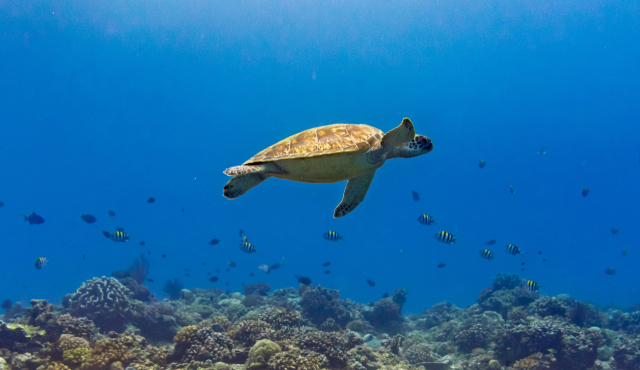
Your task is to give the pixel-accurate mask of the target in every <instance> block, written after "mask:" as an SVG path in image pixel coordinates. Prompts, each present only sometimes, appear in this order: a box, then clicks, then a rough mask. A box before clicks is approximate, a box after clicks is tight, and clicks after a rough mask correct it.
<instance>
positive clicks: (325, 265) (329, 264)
mask: <svg viewBox="0 0 640 370" xmlns="http://www.w3.org/2000/svg"><path fill="white" fill-rule="evenodd" d="M322 266H324V267H327V266H331V262H325V263H323V264H322Z"/></svg>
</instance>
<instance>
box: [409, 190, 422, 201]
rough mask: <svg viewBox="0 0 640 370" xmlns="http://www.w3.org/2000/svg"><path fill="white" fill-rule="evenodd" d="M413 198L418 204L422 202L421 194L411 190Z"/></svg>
mask: <svg viewBox="0 0 640 370" xmlns="http://www.w3.org/2000/svg"><path fill="white" fill-rule="evenodd" d="M411 196H412V197H413V200H415V201H416V202H417V201H419V200H420V194H418V193H417V192H415V191H413V190H411Z"/></svg>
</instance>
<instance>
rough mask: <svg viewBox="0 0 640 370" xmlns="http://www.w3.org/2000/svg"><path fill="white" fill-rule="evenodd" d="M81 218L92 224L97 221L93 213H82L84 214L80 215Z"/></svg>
mask: <svg viewBox="0 0 640 370" xmlns="http://www.w3.org/2000/svg"><path fill="white" fill-rule="evenodd" d="M80 218H81V219H82V220H83V221H84V222H86V223H88V224H92V223H94V222H96V218H95V217H93V216H92V215H82V216H80Z"/></svg>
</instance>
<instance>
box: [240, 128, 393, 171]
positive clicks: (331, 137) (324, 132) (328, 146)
mask: <svg viewBox="0 0 640 370" xmlns="http://www.w3.org/2000/svg"><path fill="white" fill-rule="evenodd" d="M383 136H384V132H382V131H380V130H378V129H377V128H375V127H371V126H368V125H352V124H346V123H336V124H333V125H328V126H322V127H316V128H312V129H309V130H306V131H302V132H300V133H298V134H295V135H293V136H290V137H288V138H286V139H284V140H281V141H279V142H277V143H276V144H274V145H271V146H270V147H268V148H266V149H264V150H263V151H261V152H260V153H258V154H256V155H254V156H253V157H252V158H250V159H249V160H248V161H246V162H245V163H244V164H251V163H258V162H267V161H277V160H281V159H292V158H309V157H316V156H321V155H326V154H339V153H348V152H356V151H360V150H368V149H369V148H371V147H373V146H374V145H375V144H377V143H379V142H380V140H382V137H383Z"/></svg>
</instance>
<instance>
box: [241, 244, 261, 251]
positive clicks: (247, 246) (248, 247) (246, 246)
mask: <svg viewBox="0 0 640 370" xmlns="http://www.w3.org/2000/svg"><path fill="white" fill-rule="evenodd" d="M240 250H241V251H243V252H247V253H258V251H257V250H256V247H254V246H253V244H251V243H249V242H242V243H240Z"/></svg>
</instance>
